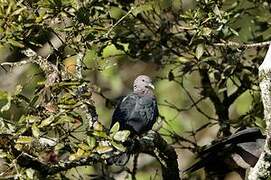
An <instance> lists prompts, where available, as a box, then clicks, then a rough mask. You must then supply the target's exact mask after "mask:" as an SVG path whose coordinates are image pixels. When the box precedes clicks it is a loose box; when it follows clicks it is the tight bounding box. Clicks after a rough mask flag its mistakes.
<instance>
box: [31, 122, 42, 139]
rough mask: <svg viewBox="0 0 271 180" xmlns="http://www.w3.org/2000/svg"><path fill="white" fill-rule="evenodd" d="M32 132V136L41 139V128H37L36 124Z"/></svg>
mask: <svg viewBox="0 0 271 180" xmlns="http://www.w3.org/2000/svg"><path fill="white" fill-rule="evenodd" d="M31 130H32V134H33V136H34V137H35V138H39V136H40V130H39V128H38V127H37V125H36V123H34V124H33V125H32V127H31Z"/></svg>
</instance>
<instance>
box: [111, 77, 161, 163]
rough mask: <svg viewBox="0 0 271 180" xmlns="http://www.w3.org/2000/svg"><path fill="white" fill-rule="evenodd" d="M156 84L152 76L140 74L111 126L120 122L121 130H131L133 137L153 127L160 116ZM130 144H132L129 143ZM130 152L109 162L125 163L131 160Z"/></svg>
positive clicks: (119, 106) (124, 98)
mask: <svg viewBox="0 0 271 180" xmlns="http://www.w3.org/2000/svg"><path fill="white" fill-rule="evenodd" d="M153 89H154V86H153V84H152V81H151V78H150V77H148V76H146V75H140V76H138V77H137V78H136V79H135V81H134V85H133V92H132V93H130V94H128V95H127V96H125V97H123V98H122V99H121V100H120V101H119V103H118V104H117V107H116V109H115V111H114V113H113V117H112V121H111V126H110V128H112V126H113V125H114V124H115V123H116V122H119V124H120V130H129V131H130V132H131V135H130V136H131V137H133V136H134V135H139V136H140V135H142V134H143V133H145V132H147V131H149V130H151V129H152V126H153V124H154V123H155V122H156V119H157V117H158V108H157V102H156V98H155V96H154V93H153ZM128 146H131V144H130V145H128ZM129 157H130V154H129V152H125V153H122V154H121V155H120V156H118V157H114V158H111V159H110V160H109V161H108V164H113V163H115V164H116V165H121V166H123V165H125V164H126V163H127V162H128V160H129Z"/></svg>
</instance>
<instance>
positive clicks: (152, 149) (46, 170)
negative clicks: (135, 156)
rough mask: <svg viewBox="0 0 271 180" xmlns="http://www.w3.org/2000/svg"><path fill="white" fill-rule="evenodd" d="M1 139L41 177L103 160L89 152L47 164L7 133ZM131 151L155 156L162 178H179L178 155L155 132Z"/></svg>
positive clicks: (3, 145) (20, 161)
mask: <svg viewBox="0 0 271 180" xmlns="http://www.w3.org/2000/svg"><path fill="white" fill-rule="evenodd" d="M0 138H1V139H2V141H1V142H0V149H6V150H8V149H10V150H11V151H10V152H11V153H12V154H13V155H14V156H15V157H16V159H17V163H18V164H19V165H20V166H22V167H26V168H32V169H34V170H36V171H38V172H39V173H40V175H41V176H42V177H46V176H48V175H53V174H57V173H59V172H61V171H67V170H69V169H71V168H74V167H79V166H84V165H89V166H92V165H95V164H97V163H99V162H104V161H105V159H104V158H102V157H101V156H100V155H99V154H96V153H95V154H91V155H90V156H88V157H84V158H80V159H77V160H72V161H68V160H67V161H65V162H59V163H57V164H47V163H45V162H42V161H41V160H40V159H39V158H37V157H34V156H32V155H30V154H28V153H26V152H23V151H18V150H17V149H16V148H15V147H14V146H15V143H14V140H15V139H14V137H11V135H8V134H0ZM131 153H146V154H150V155H152V156H154V157H156V158H157V160H158V161H159V162H160V164H161V169H162V175H163V179H164V180H167V179H174V180H179V179H180V177H179V168H178V157H177V154H176V152H175V150H174V148H173V147H172V146H170V145H168V144H167V142H166V141H165V140H164V139H163V138H162V137H161V136H160V135H159V134H158V133H156V132H154V131H150V132H149V133H148V134H146V135H145V136H143V137H142V138H141V139H140V140H135V142H134V146H133V148H132V149H131Z"/></svg>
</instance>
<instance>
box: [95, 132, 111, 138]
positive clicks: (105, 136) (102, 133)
mask: <svg viewBox="0 0 271 180" xmlns="http://www.w3.org/2000/svg"><path fill="white" fill-rule="evenodd" d="M92 134H93V135H94V136H98V137H103V138H107V137H108V135H107V134H106V133H105V132H103V131H94V132H93V133H92Z"/></svg>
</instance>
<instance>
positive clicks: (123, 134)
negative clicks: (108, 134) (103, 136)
mask: <svg viewBox="0 0 271 180" xmlns="http://www.w3.org/2000/svg"><path fill="white" fill-rule="evenodd" d="M129 135H130V131H128V130H123V131H118V132H116V134H115V135H114V136H113V139H114V140H116V141H120V142H124V141H126V140H127V139H128V137H129Z"/></svg>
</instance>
